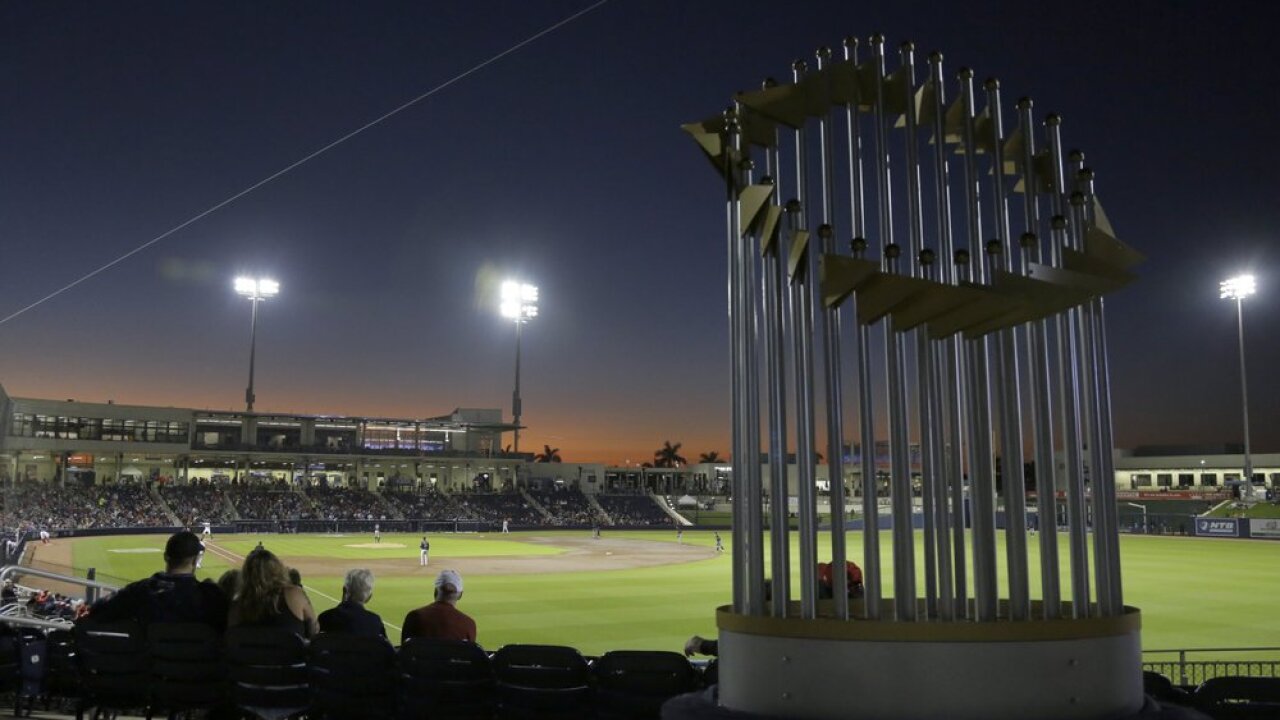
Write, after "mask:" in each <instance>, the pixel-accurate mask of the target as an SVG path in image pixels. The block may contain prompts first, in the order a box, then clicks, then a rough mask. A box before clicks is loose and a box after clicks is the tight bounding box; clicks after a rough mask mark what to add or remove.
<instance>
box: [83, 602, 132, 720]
mask: <svg viewBox="0 0 1280 720" xmlns="http://www.w3.org/2000/svg"><path fill="white" fill-rule="evenodd" d="M75 646H76V660H77V662H78V664H79V666H80V682H81V697H80V701H79V702H78V703H77V706H76V717H77V718H82V717H84V713H85V711H86V710H88V709H89V708H90V707H92V708H93V709H94V716H95V717H97V716H98V715H101V714H108V715H109V714H110V713H111V711H115V710H130V709H135V708H144V707H146V706H147V704H148V702H149V698H150V694H149V692H148V680H149V678H148V676H147V653H146V642H145V640H144V638H143V634H142V629H141V628H140V627H138V625H137V623H133V622H122V623H95V622H82V623H80V624H79V625H76V627H75Z"/></svg>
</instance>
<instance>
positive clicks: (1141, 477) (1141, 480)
mask: <svg viewBox="0 0 1280 720" xmlns="http://www.w3.org/2000/svg"><path fill="white" fill-rule="evenodd" d="M1129 487H1132V488H1140V487H1151V475H1149V474H1147V473H1137V474H1134V475H1130V476H1129Z"/></svg>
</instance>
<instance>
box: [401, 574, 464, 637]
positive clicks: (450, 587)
mask: <svg viewBox="0 0 1280 720" xmlns="http://www.w3.org/2000/svg"><path fill="white" fill-rule="evenodd" d="M461 597H462V576H461V575H459V574H458V571H457V570H443V571H441V573H440V575H439V576H438V577H436V600H435V602H433V603H431V604H430V605H427V606H426V607H420V608H418V609H417V610H410V611H409V614H408V615H405V616H404V628H403V629H402V630H401V631H400V642H401V643H405V642H407V641H408V640H409V639H411V638H416V637H422V638H435V639H438V640H465V641H467V642H475V641H476V621H475V620H472V619H471V618H470V617H469V616H468V615H467V614H466V613H464V612H462V611H461V610H459V609H458V608H457V604H458V600H459V599H460V598H461Z"/></svg>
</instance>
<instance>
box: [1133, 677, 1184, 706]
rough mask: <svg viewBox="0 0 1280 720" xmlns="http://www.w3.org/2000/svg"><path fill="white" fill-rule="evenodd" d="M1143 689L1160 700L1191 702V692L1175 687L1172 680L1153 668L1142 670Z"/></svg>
mask: <svg viewBox="0 0 1280 720" xmlns="http://www.w3.org/2000/svg"><path fill="white" fill-rule="evenodd" d="M1142 691H1143V692H1145V693H1146V694H1147V695H1150V696H1151V697H1153V698H1155V699H1156V700H1159V701H1160V702H1164V703H1175V704H1178V705H1189V704H1191V693H1188V692H1187V691H1186V690H1183V689H1181V688H1178V687H1174V685H1173V681H1172V680H1170V679H1169V678H1167V677H1165V676H1164V675H1161V674H1160V673H1158V672H1153V671H1151V670H1144V671H1142Z"/></svg>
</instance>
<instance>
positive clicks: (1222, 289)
mask: <svg viewBox="0 0 1280 720" xmlns="http://www.w3.org/2000/svg"><path fill="white" fill-rule="evenodd" d="M1218 289H1219V297H1220V298H1221V299H1223V300H1235V301H1236V327H1237V329H1238V331H1239V337H1240V407H1241V410H1242V411H1243V413H1244V485H1242V486H1241V489H1240V499H1241V500H1245V499H1248V498H1250V497H1252V496H1253V458H1252V457H1251V456H1250V454H1249V384H1248V380H1247V379H1246V378H1245V368H1244V299H1245V298H1247V297H1249V296H1250V295H1252V294H1253V293H1254V292H1256V291H1257V285H1256V284H1255V283H1254V280H1253V276H1252V275H1237V276H1236V277H1233V278H1230V279H1228V280H1223V281H1222V283H1221V284H1219V286H1218Z"/></svg>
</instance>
